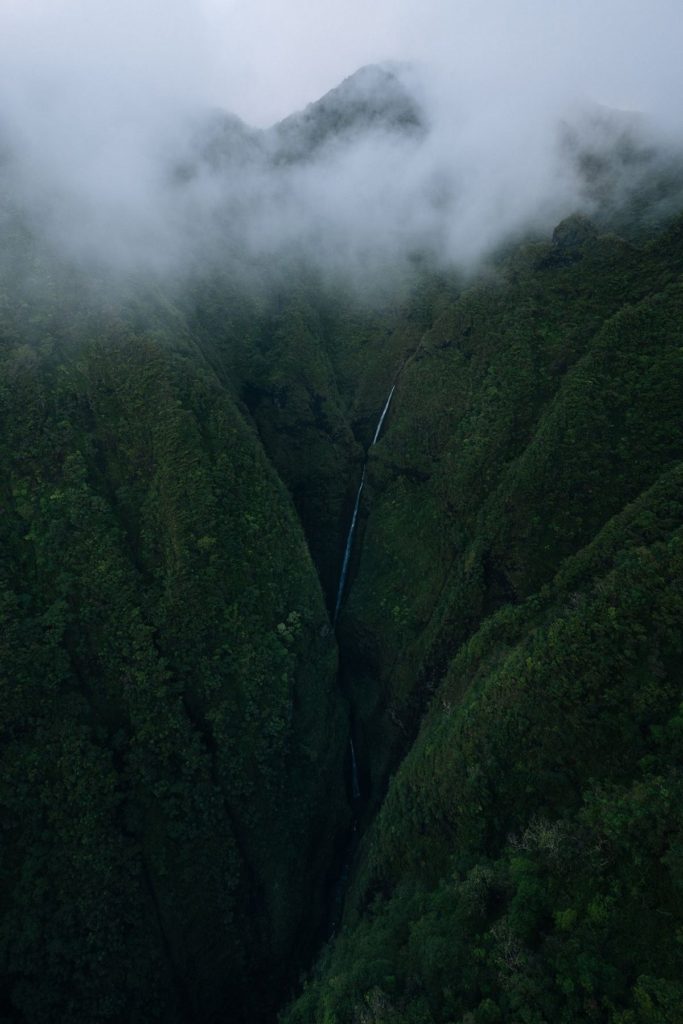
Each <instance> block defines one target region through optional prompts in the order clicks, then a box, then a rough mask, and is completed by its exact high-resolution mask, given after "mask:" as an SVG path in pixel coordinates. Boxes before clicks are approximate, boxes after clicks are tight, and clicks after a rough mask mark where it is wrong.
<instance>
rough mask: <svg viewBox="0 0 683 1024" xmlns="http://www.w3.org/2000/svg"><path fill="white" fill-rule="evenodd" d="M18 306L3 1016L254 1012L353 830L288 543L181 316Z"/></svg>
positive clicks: (247, 429) (293, 958)
mask: <svg viewBox="0 0 683 1024" xmlns="http://www.w3.org/2000/svg"><path fill="white" fill-rule="evenodd" d="M15 305H16V304H15ZM29 309H30V312H26V315H25V317H24V319H23V321H22V322H18V320H17V317H16V315H14V314H13V318H12V319H11V320H10V318H9V316H8V317H7V319H6V320H5V330H4V336H3V338H2V346H3V348H2V374H1V378H0V418H1V424H2V425H1V430H0V438H1V440H0V450H1V451H0V462H1V464H2V477H1V487H2V497H1V499H0V502H1V504H2V517H1V519H0V531H1V541H0V543H1V551H2V556H1V557H2V561H1V563H0V565H1V579H2V582H1V585H0V593H1V595H2V597H1V601H2V633H1V635H0V682H1V688H2V700H1V702H0V704H1V707H0V734H1V736H2V755H1V756H2V767H1V768H0V778H1V779H2V785H1V788H0V803H1V804H2V822H3V830H4V831H3V843H2V859H1V861H0V892H1V894H2V901H1V902H2V907H3V911H2V915H1V920H0V974H1V975H2V977H3V979H4V986H3V996H2V999H3V1002H2V1010H0V1016H3V1018H7V1019H9V1020H13V1021H14V1020H26V1021H32V1022H33V1021H35V1022H38V1021H45V1022H47V1021H55V1020H60V1021H64V1022H67V1021H68V1022H77V1021H78V1022H88V1024H93V1022H96V1021H123V1020H126V1021H145V1022H146V1021H150V1020H167V1021H177V1020H201V1021H212V1020H222V1019H224V1017H225V1013H226V1007H230V1015H231V1017H232V1018H233V1019H238V1020H245V1021H253V1020H258V1019H261V1017H262V1016H263V1015H266V1016H267V1015H269V1014H270V1013H272V1010H273V1004H274V1003H275V1002H276V1001H277V1000H278V999H279V998H281V993H282V992H283V991H284V989H283V986H284V985H285V984H288V983H289V977H290V976H291V974H292V973H294V972H296V970H297V965H298V964H300V963H301V962H302V961H303V960H305V958H306V956H307V955H309V947H310V942H311V936H312V935H314V934H315V932H316V929H317V927H318V926H319V922H320V920H321V918H322V917H323V916H324V913H325V904H324V900H325V885H326V873H327V872H328V870H329V865H330V862H331V860H332V858H333V846H334V842H335V840H336V836H337V834H338V832H339V830H340V829H341V828H343V827H344V824H345V815H346V810H345V806H346V804H345V794H344V792H343V776H342V762H343V757H344V753H345V749H346V738H347V726H346V716H345V714H343V713H342V706H341V703H340V699H339V696H338V694H337V692H336V689H335V677H336V664H337V654H336V644H335V642H334V638H333V636H332V635H331V633H330V630H329V627H328V618H327V613H326V610H325V606H324V602H323V597H322V593H321V590H320V586H319V583H318V580H317V576H316V573H315V570H314V567H313V564H312V562H311V559H310V555H309V552H308V548H307V546H306V543H305V541H304V537H303V534H302V531H301V528H300V526H299V524H298V522H297V519H296V516H295V513H294V510H293V508H292V505H291V501H290V499H289V497H288V495H287V493H286V491H285V490H284V488H283V486H282V484H281V483H280V482H279V480H278V478H277V476H276V475H275V473H274V471H273V470H272V468H271V467H270V465H269V463H268V461H267V459H266V458H265V456H264V454H263V452H262V449H261V446H260V444H259V442H258V438H257V436H256V434H255V432H254V430H253V428H252V427H251V426H249V425H248V424H247V423H246V422H245V420H244V418H243V416H242V415H241V413H240V412H239V411H238V408H237V407H236V405H235V403H234V401H233V399H232V398H231V397H230V395H229V394H228V393H227V391H226V390H225V388H224V387H222V386H221V385H220V384H219V383H218V381H217V379H216V377H215V376H214V374H213V373H212V372H210V371H209V370H207V369H206V368H205V367H203V366H202V361H201V359H200V358H199V357H198V354H197V351H196V350H193V349H192V346H191V345H190V343H189V342H188V339H187V334H186V332H185V334H184V333H183V331H182V330H180V329H179V326H178V318H177V317H176V318H175V319H174V317H173V316H172V315H171V314H170V313H169V312H168V311H166V312H164V311H163V310H161V311H159V310H157V312H156V314H154V307H153V306H148V307H147V310H146V313H145V318H146V320H147V327H146V328H145V327H143V326H141V325H140V323H135V317H134V316H132V315H128V316H127V317H126V320H125V322H123V321H121V320H120V319H118V318H116V317H114V316H113V315H111V314H109V313H107V312H106V311H105V312H102V310H101V307H99V308H98V311H96V312H93V311H90V312H88V311H87V309H86V308H85V307H82V308H81V312H80V313H79V311H78V304H74V305H73V306H71V308H70V309H67V313H70V314H71V315H70V317H67V318H65V317H64V313H65V310H64V308H63V306H62V304H61V303H60V302H55V303H50V302H47V303H46V302H45V301H43V302H42V303H41V304H40V305H35V304H34V305H32V306H31V307H29ZM128 312H129V313H130V310H129V311H128ZM28 317H32V318H33V321H34V323H33V328H32V330H30V329H29V327H30V324H29V323H28V320H27V318H28ZM257 977H258V978H260V979H262V983H261V984H259V985H255V984H254V978H257ZM266 980H267V981H266Z"/></svg>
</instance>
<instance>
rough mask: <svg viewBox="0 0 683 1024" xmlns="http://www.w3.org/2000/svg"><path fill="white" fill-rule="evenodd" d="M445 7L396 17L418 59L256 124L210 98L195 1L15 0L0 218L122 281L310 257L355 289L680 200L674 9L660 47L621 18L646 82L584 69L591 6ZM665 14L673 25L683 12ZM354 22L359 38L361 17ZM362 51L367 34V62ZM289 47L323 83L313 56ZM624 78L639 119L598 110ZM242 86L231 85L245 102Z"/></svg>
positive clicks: (625, 70)
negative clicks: (420, 18)
mask: <svg viewBox="0 0 683 1024" xmlns="http://www.w3.org/2000/svg"><path fill="white" fill-rule="evenodd" d="M209 6H210V5H209ZM237 6H239V5H237ZM271 6H272V7H273V9H275V10H276V11H277V4H275V5H271ZM455 6H456V7H457V10H458V12H459V18H460V21H458V17H456V16H455V15H453V16H452V17H448V16H446V15H445V13H444V11H443V9H442V7H441V5H439V4H436V3H434V4H432V5H431V8H433V10H432V9H431V8H430V5H427V9H425V10H424V19H425V20H426V22H429V21H430V17H431V18H432V22H433V23H434V25H436V24H437V23H439V19H440V20H441V23H442V24H443V32H441V33H440V34H438V35H437V34H434V35H433V36H430V33H429V32H423V33H422V36H420V37H419V39H418V40H417V42H419V45H417V44H416V45H415V46H414V47H413V51H412V53H411V48H410V46H408V45H407V43H406V39H405V38H404V37H403V36H401V33H400V32H398V30H397V34H396V35H395V39H394V41H395V42H396V46H397V49H398V54H397V55H398V56H399V57H405V56H413V57H415V58H419V59H417V60H413V61H412V62H406V61H402V62H401V63H397V64H386V63H383V64H381V65H379V66H377V65H374V66H370V67H365V68H363V69H362V70H361V71H359V72H356V73H354V74H353V75H351V76H350V77H348V78H347V79H346V80H345V81H344V82H342V84H341V85H339V86H338V87H336V88H334V89H333V90H332V91H331V92H329V93H328V94H327V95H326V96H325V97H324V98H322V99H321V100H319V101H317V102H314V103H312V104H311V105H309V106H308V107H306V108H305V109H304V110H302V111H301V112H299V113H295V114H293V115H291V116H289V117H287V118H286V119H284V120H283V121H280V122H279V123H277V124H276V125H275V126H274V127H272V128H269V129H264V128H252V127H249V126H248V125H247V124H245V123H244V122H243V121H242V120H241V119H240V118H239V117H237V116H236V115H234V114H231V113H230V114H229V113H223V112H221V111H220V110H219V109H217V108H216V106H215V104H213V111H211V110H210V109H209V106H208V100H209V98H212V97H213V95H214V93H215V75H214V79H213V80H212V77H211V69H212V68H213V67H214V65H215V63H216V62H215V46H213V48H212V44H211V40H210V39H209V34H208V32H207V28H208V27H210V21H209V20H208V16H207V11H206V9H205V8H206V5H204V7H202V6H201V5H197V4H192V3H190V2H183V0H175V2H174V3H173V4H171V5H170V6H169V5H166V6H162V5H161V4H159V3H157V2H156V0H154V2H148V3H147V4H144V5H142V7H141V8H139V7H137V8H136V7H134V6H133V5H132V4H128V3H124V4H123V5H122V6H121V7H119V8H118V9H117V12H116V16H114V14H113V12H112V11H111V10H109V9H107V7H106V5H105V4H104V3H100V2H95V3H92V4H90V5H89V6H88V7H87V8H86V7H85V6H84V4H83V3H82V2H78V0H72V2H65V3H61V4H54V5H46V4H40V3H37V2H32V3H28V4H25V5H23V6H21V7H20V6H19V5H18V4H15V3H14V2H12V3H10V4H9V5H8V6H7V7H6V9H5V10H4V12H3V14H2V15H1V16H0V22H3V21H4V26H3V27H4V29H5V32H4V33H3V34H2V40H3V41H2V43H0V58H2V59H1V60H0V68H1V70H0V161H1V164H0V166H1V172H2V198H1V201H2V204H3V208H4V216H5V217H7V216H8V215H9V216H13V215H14V214H15V213H16V212H17V211H19V212H20V214H21V218H22V220H23V221H24V222H25V223H28V225H29V227H30V230H31V231H32V232H34V233H36V234H37V235H39V236H40V237H41V238H43V239H45V240H46V241H47V243H48V244H49V245H50V246H51V247H53V248H54V249H56V251H57V252H59V253H61V254H63V255H64V256H65V257H67V258H69V259H74V260H76V261H79V262H85V264H86V265H93V264H97V265H99V266H100V267H105V268H108V269H109V270H111V271H112V272H114V271H116V272H119V273H122V274H134V275H136V274H139V273H143V272H144V273H146V272H151V273H153V274H162V275H166V274H187V273H190V272H191V273H194V272H196V271H197V269H198V268H199V269H201V268H202V267H203V266H207V265H213V264H218V265H220V264H221V263H225V262H226V261H228V260H232V261H233V262H236V263H240V264H241V265H242V266H243V267H248V266H252V267H258V266H259V265H261V264H263V263H264V262H266V263H270V262H271V261H273V260H276V261H282V260H283V259H286V260H293V259H300V258H301V259H304V260H307V261H310V262H312V263H313V265H315V267H316V268H318V269H319V270H321V271H322V272H323V273H325V272H327V273H329V274H330V275H331V276H332V277H335V276H341V277H344V276H345V277H346V278H347V279H349V280H351V281H352V282H353V280H354V279H356V280H359V281H360V280H363V281H367V279H368V275H376V276H377V277H378V278H381V277H382V276H386V275H387V274H390V273H393V274H395V273H397V272H400V271H401V270H402V269H405V268H406V267H408V266H410V265H411V262H412V261H414V260H415V258H416V257H421V256H424V255H425V254H427V255H429V256H430V257H431V258H434V259H436V260H438V261H440V262H442V263H448V264H455V265H457V266H459V267H461V268H465V269H467V268H471V267H473V266H476V265H477V264H478V263H479V261H480V260H481V259H482V258H483V257H484V256H486V255H487V254H488V253H490V252H491V251H492V250H494V249H495V248H496V246H498V245H499V244H501V243H502V242H505V241H507V240H508V239H510V238H513V237H515V236H518V235H520V234H522V233H526V232H546V231H548V230H550V229H551V228H552V226H553V225H554V224H556V223H557V222H558V221H559V220H560V219H561V218H562V217H564V216H566V215H567V214H569V213H571V212H573V211H574V210H582V211H584V212H587V213H589V214H592V215H594V216H597V217H598V218H599V217H600V216H603V217H605V216H606V215H607V214H608V213H612V214H614V213H615V211H618V210H619V209H620V208H621V207H629V206H630V207H631V208H632V210H634V211H637V212H638V214H639V215H641V216H642V215H644V214H643V211H644V210H645V208H646V207H647V212H646V215H647V216H648V217H650V218H656V217H657V216H665V215H667V214H668V213H669V212H671V211H673V210H675V208H676V206H677V203H678V201H679V197H680V181H679V172H678V167H679V166H680V163H679V156H678V152H679V141H680V138H683V133H681V136H680V138H679V133H678V127H679V126H678V124H677V121H676V116H675V115H674V113H673V110H672V107H673V104H672V100H671V96H670V95H669V92H668V89H669V88H670V87H671V86H672V85H673V84H675V83H674V79H676V77H677V76H678V74H679V73H678V72H677V71H676V70H675V67H674V64H673V62H672V55H671V53H670V52H669V51H670V39H669V34H668V33H667V32H666V31H664V30H665V28H666V25H665V23H664V22H662V26H661V28H662V32H661V39H659V42H658V37H657V36H656V34H655V35H654V36H653V33H652V31H651V25H650V22H651V20H652V17H653V12H652V7H651V5H650V6H648V8H647V10H648V11H649V19H650V20H649V21H648V25H650V28H649V29H648V32H647V34H646V35H641V38H640V40H639V38H638V32H637V28H638V25H639V21H638V17H637V15H638V13H639V11H640V8H641V7H642V14H643V17H644V15H645V6H644V5H639V4H633V5H631V7H630V9H629V11H628V12H626V13H625V14H624V17H623V18H622V24H621V31H622V32H625V33H626V35H625V38H624V46H625V48H626V51H628V50H629V48H630V50H632V51H634V52H635V51H636V50H637V49H638V46H640V47H641V48H642V56H647V57H648V58H650V59H652V58H653V57H655V56H659V57H660V58H661V60H660V64H659V65H657V66H656V67H654V66H653V68H652V71H651V74H650V77H649V78H648V76H647V75H646V74H644V72H643V69H642V68H640V67H639V66H637V67H636V68H635V70H634V68H633V67H632V66H631V65H630V64H629V61H628V56H629V54H628V52H624V50H623V48H622V50H621V51H619V50H618V48H615V47H614V46H613V45H610V46H607V45H603V50H602V65H600V64H599V62H598V64H599V66H597V67H596V68H594V69H593V74H589V73H587V68H586V61H587V60H589V59H593V60H595V59H596V58H597V56H598V55H597V53H596V44H597V42H598V41H599V40H600V39H603V43H604V41H605V40H606V39H607V38H608V37H609V35H610V31H611V26H610V24H609V19H608V18H606V17H605V18H604V19H602V20H601V19H600V18H597V19H596V16H595V14H594V13H589V12H588V9H586V10H585V11H584V13H583V15H581V10H580V8H581V5H579V6H578V7H577V9H576V12H575V16H574V19H572V18H568V17H567V15H566V14H563V15H562V17H561V19H560V20H559V21H557V20H556V21H553V20H552V19H548V18H547V16H543V14H542V12H541V11H540V8H538V5H534V4H530V3H527V4H522V5H521V8H520V9H519V15H518V18H517V19H516V21H513V22H512V23H506V19H505V17H504V16H503V15H504V14H505V11H504V6H503V5H501V4H496V3H489V4H486V5H483V6H482V8H481V12H480V15H479V16H475V15H474V13H473V11H472V8H471V6H470V5H468V4H461V5H455ZM655 6H657V5H655ZM659 6H660V7H661V8H662V11H661V14H662V17H663V18H664V17H666V18H669V19H670V20H672V24H671V25H670V27H671V28H673V27H674V24H673V20H675V18H676V15H675V8H674V7H673V6H671V5H668V4H663V3H662V4H660V5H659ZM300 7H301V11H302V12H303V9H304V7H305V5H300ZM607 7H611V8H613V7H614V5H613V4H607V5H606V8H607ZM408 8H409V5H399V9H398V11H397V13H396V21H395V23H392V24H394V27H395V28H396V26H403V29H404V30H406V31H407V26H409V25H410V24H412V21H411V17H412V14H411V11H412V9H411V10H410V11H409V9H408ZM636 8H637V9H638V10H636ZM233 13H234V16H235V17H238V13H235V12H233ZM409 15H410V17H409ZM465 15H467V16H465ZM297 16H298V15H297V5H294V8H293V9H292V11H291V18H292V19H294V21H296V19H297ZM534 16H536V17H535V20H534ZM582 16H583V17H584V19H585V21H584V25H585V28H586V29H589V28H590V30H591V34H588V35H586V36H585V37H582V36H581V33H580V32H579V31H578V30H579V28H580V25H581V22H580V19H581V17H582ZM226 17H227V15H226ZM558 18H559V15H558ZM244 19H246V20H243V22H241V23H240V24H241V25H242V29H243V30H245V24H246V23H248V22H249V18H248V17H247V16H246V15H244ZM276 20H277V19H276ZM508 22H509V19H508ZM221 24H222V22H221ZM505 24H507V33H508V36H507V37H506V38H509V40H510V43H509V50H510V52H507V51H506V48H505V46H504V45H503V37H502V36H501V35H500V33H501V31H502V30H503V29H504V28H505ZM644 24H645V21H643V25H644ZM560 29H562V31H563V32H565V35H566V39H565V40H564V43H563V42H562V40H561V39H560V38H559V36H558V33H559V31H560ZM271 30H272V26H271ZM525 31H526V34H525ZM463 32H464V33H465V37H464V38H463ZM358 33H359V36H358V38H359V40H361V39H363V35H362V25H359V26H358ZM449 33H451V36H452V43H453V47H452V59H451V60H449V59H448V58H447V53H448V50H447V47H446V44H447V42H448V35H449ZM467 33H469V35H467ZM268 37H269V30H268V27H267V25H266V23H265V22H264V26H263V37H261V36H259V35H254V36H253V40H252V45H253V50H254V59H255V60H259V59H261V60H264V61H265V60H266V57H265V56H262V55H261V54H262V46H263V44H264V41H265V40H266V39H267V38H268ZM345 38H346V36H345ZM349 38H350V37H349ZM430 39H431V42H430ZM467 39H469V41H470V46H469V48H468V46H467V45H466V42H467ZM310 42H311V47H312V48H313V47H315V44H316V38H315V25H314V24H312V26H311V40H310ZM582 47H583V49H584V51H585V52H584V58H585V59H584V60H583V61H582V60H579V59H578V58H579V56H580V53H579V52H578V51H580V50H581V48H582ZM366 50H367V47H366V46H364V45H360V42H359V45H358V47H357V51H356V52H357V53H358V54H359V56H360V55H365V53H366ZM575 51H576V52H575ZM349 52H351V51H349ZM232 56H233V57H234V56H235V54H234V52H233V54H232ZM297 56H300V61H301V63H302V64H303V65H306V63H307V61H309V62H310V63H311V68H310V76H311V81H313V80H315V79H316V73H315V72H316V68H317V67H318V62H317V61H316V59H315V58H311V54H310V53H309V52H308V51H306V50H304V51H302V52H301V54H300V55H297V54H293V55H292V57H293V59H294V58H296V57H297ZM229 57H230V53H227V54H226V59H228V58H229ZM456 60H457V63H456ZM519 61H521V62H519ZM580 68H583V69H584V71H586V74H584V75H583V77H581V76H580V75H579V74H578V71H579V69H580ZM349 70H353V69H352V68H350V69H349ZM267 73H268V68H267V67H266V66H265V65H264V74H267ZM295 78H296V79H297V83H298V86H297V88H298V89H299V91H300V84H301V75H300V74H298V75H296V76H295ZM619 82H622V83H623V88H622V90H621V91H622V93H623V95H624V96H625V97H633V98H634V99H636V100H637V99H638V97H641V98H642V100H643V103H644V104H645V106H646V109H645V110H644V111H643V112H641V113H638V114H636V113H633V112H631V113H628V112H624V111H617V110H614V109H611V108H609V107H607V106H605V105H602V106H601V105H599V104H598V103H597V102H596V101H597V100H599V99H602V98H603V96H602V95H601V92H600V90H602V92H603V93H607V94H608V98H611V97H612V96H614V95H616V94H617V93H618V92H619V90H618V89H617V88H616V83H619ZM608 85H609V88H608ZM591 86H594V90H593V95H592V96H591V95H590V93H591ZM297 88H292V89H291V92H292V95H293V96H296V95H297V94H298V93H297ZM282 89H283V91H284V92H285V93H286V92H287V80H286V79H283V83H282ZM212 90H213V91H212ZM226 98H227V99H232V98H233V96H229V97H226ZM244 100H245V97H244V96H240V94H239V90H237V92H236V93H235V95H234V101H235V106H236V108H237V109H239V108H240V107H244V105H245V104H244ZM648 104H649V106H648Z"/></svg>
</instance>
